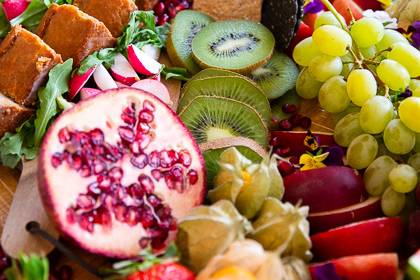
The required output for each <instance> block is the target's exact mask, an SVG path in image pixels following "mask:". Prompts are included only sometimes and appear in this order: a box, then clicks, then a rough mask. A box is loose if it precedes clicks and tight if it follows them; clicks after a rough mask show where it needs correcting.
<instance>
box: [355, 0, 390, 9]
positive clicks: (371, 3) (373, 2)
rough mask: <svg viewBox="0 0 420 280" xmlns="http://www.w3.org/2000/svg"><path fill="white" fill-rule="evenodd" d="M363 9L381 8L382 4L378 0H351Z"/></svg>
mask: <svg viewBox="0 0 420 280" xmlns="http://www.w3.org/2000/svg"><path fill="white" fill-rule="evenodd" d="M353 1H354V2H355V3H356V4H357V5H359V6H360V8H362V9H363V10H369V9H371V10H374V11H376V10H382V9H383V8H382V4H381V3H380V2H379V1H378V0H353Z"/></svg>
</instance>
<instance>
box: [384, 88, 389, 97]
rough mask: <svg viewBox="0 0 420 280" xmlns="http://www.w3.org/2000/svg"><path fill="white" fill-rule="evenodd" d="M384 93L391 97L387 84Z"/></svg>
mask: <svg viewBox="0 0 420 280" xmlns="http://www.w3.org/2000/svg"><path fill="white" fill-rule="evenodd" d="M384 95H385V97H386V98H388V99H390V96H389V87H388V86H387V85H385V94H384Z"/></svg>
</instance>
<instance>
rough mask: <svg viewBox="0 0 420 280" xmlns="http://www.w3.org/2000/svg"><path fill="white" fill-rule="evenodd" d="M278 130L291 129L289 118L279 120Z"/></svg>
mask: <svg viewBox="0 0 420 280" xmlns="http://www.w3.org/2000/svg"><path fill="white" fill-rule="evenodd" d="M279 128H280V130H284V131H290V130H292V129H293V125H292V123H291V122H290V121H289V120H281V121H280V123H279Z"/></svg>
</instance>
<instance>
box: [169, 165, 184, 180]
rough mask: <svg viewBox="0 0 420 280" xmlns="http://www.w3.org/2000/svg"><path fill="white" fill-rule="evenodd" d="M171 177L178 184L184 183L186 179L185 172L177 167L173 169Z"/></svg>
mask: <svg viewBox="0 0 420 280" xmlns="http://www.w3.org/2000/svg"><path fill="white" fill-rule="evenodd" d="M171 175H172V177H173V178H174V180H175V181H177V182H182V179H183V177H184V172H183V170H182V168H181V167H179V166H175V167H173V168H172V169H171Z"/></svg>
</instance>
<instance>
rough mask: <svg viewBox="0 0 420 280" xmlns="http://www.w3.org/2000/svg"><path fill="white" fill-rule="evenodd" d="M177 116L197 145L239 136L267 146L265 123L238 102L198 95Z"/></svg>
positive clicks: (251, 110)
mask: <svg viewBox="0 0 420 280" xmlns="http://www.w3.org/2000/svg"><path fill="white" fill-rule="evenodd" d="M179 116H180V118H181V120H182V121H183V122H184V123H185V125H186V126H187V127H188V129H189V130H190V131H191V133H192V135H193V136H194V138H195V139H196V141H197V142H198V143H199V144H201V143H206V142H210V141H214V140H218V139H222V138H229V137H239V136H242V137H246V138H250V139H252V140H254V141H255V142H257V143H258V144H259V145H261V146H262V147H264V148H266V147H267V143H268V129H267V126H266V125H265V123H264V121H263V120H262V119H261V117H260V115H259V114H258V113H257V112H256V111H255V109H254V108H252V107H251V106H249V105H247V104H245V103H242V102H240V101H236V100H233V99H229V98H225V97H219V96H198V97H196V98H194V99H193V100H192V101H191V102H190V103H189V104H188V106H186V107H185V108H184V110H182V111H181V112H180V113H179Z"/></svg>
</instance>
